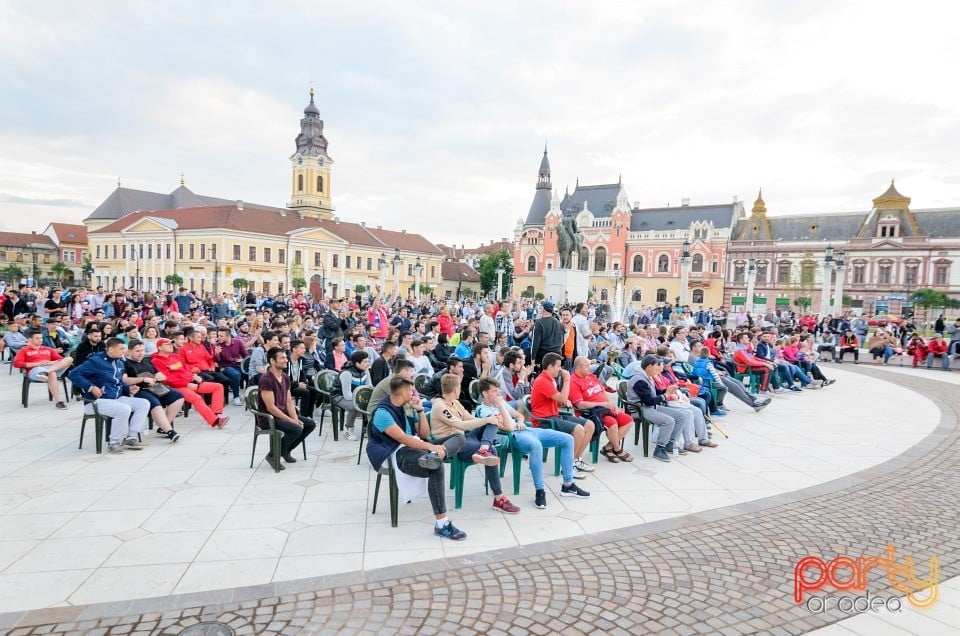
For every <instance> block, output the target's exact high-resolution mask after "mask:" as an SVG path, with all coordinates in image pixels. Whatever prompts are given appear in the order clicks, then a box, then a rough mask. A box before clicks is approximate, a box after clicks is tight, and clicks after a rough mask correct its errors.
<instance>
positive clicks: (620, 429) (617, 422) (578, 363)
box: [570, 356, 633, 464]
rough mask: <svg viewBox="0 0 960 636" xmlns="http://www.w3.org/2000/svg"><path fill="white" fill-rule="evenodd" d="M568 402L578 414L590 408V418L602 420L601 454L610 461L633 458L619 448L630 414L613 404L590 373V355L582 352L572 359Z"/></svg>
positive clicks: (595, 377)
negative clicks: (582, 354)
mask: <svg viewBox="0 0 960 636" xmlns="http://www.w3.org/2000/svg"><path fill="white" fill-rule="evenodd" d="M570 402H571V403H572V404H573V406H574V407H575V408H576V409H577V410H578V411H580V414H581V415H586V413H585V412H586V411H590V412H591V414H592V415H591V416H590V418H591V419H595V420H599V421H600V422H603V426H604V429H605V430H606V433H607V444H606V445H605V446H604V447H602V448H601V449H600V454H601V455H603V456H604V457H606V458H607V460H608V461H610V462H612V463H614V464H616V463H618V462H632V461H633V456H632V455H631V454H630V453H628V452H627V451H625V450H624V449H623V441H624V440H625V439H626V438H627V433H628V432H629V431H630V425H631V424H633V418H632V417H630V416H629V415H627V414H626V413H624V412H623V411H621V410H620V409H619V408H617V405H616V404H614V402H613V400H611V399H610V397H609V396H608V395H607V392H606V389H604V388H603V385H602V384H600V380H599V379H598V378H597V376H595V375H593V374H592V373H590V359H589V358H587V357H586V356H577V357H576V358H575V359H574V361H573V375H572V376H570Z"/></svg>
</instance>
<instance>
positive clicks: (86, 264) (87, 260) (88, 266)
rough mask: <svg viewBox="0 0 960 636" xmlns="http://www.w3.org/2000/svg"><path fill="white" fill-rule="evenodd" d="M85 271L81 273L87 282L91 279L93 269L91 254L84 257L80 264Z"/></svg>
mask: <svg viewBox="0 0 960 636" xmlns="http://www.w3.org/2000/svg"><path fill="white" fill-rule="evenodd" d="M80 267H81V269H82V270H83V271H81V272H80V278H82V279H83V280H84V281H86V280H87V279H88V278H89V277H90V270H92V269H93V261H92V260H91V259H90V254H89V252H88V253H87V254H84V255H83V261H82V262H81V263H80Z"/></svg>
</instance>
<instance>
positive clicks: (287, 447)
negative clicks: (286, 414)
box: [274, 415, 317, 455]
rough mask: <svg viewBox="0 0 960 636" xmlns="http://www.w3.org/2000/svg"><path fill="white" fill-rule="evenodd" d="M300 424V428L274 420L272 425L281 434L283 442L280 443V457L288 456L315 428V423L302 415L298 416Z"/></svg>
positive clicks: (291, 423)
mask: <svg viewBox="0 0 960 636" xmlns="http://www.w3.org/2000/svg"><path fill="white" fill-rule="evenodd" d="M300 424H302V426H297V425H296V424H294V423H293V422H288V421H286V420H282V421H281V420H276V422H275V424H274V425H275V426H276V428H277V430H278V431H282V432H283V440H282V441H281V442H280V454H281V455H289V454H290V451H292V450H293V449H294V448H296V447H297V446H299V445H300V444H301V443H302V442H303V440H305V439H306V438H307V436H308V435H310V433H312V432H313V431H314V429H316V428H317V423H316V422H314V421H313V420H312V419H310V418H309V417H304V416H303V415H301V416H300Z"/></svg>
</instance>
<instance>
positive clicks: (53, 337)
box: [43, 316, 72, 355]
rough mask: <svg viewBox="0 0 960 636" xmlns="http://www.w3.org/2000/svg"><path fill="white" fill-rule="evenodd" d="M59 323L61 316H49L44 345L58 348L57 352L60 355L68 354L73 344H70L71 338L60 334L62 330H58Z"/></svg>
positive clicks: (44, 332)
mask: <svg viewBox="0 0 960 636" xmlns="http://www.w3.org/2000/svg"><path fill="white" fill-rule="evenodd" d="M59 325H60V317H59V316H51V317H50V318H47V320H46V323H45V324H44V330H43V345H44V346H45V347H50V348H51V349H56V350H57V353H59V354H60V355H66V354H67V353H68V352H69V351H70V349H71V347H72V345H71V344H70V341H69V340H67V339H66V338H65V337H64V336H61V335H60V332H59V331H58V330H57V327H58V326H59Z"/></svg>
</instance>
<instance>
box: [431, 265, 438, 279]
mask: <svg viewBox="0 0 960 636" xmlns="http://www.w3.org/2000/svg"><path fill="white" fill-rule="evenodd" d="M436 277H437V266H436V265H431V266H430V278H436Z"/></svg>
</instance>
